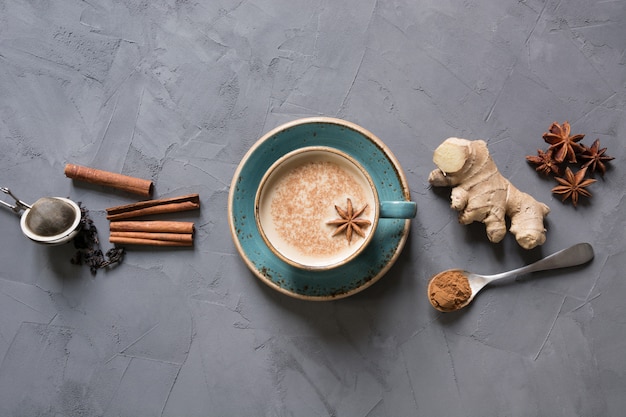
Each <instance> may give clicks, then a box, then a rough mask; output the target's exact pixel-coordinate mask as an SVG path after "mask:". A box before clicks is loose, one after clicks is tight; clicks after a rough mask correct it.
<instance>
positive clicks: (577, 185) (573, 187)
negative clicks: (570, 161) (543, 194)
mask: <svg viewBox="0 0 626 417" xmlns="http://www.w3.org/2000/svg"><path fill="white" fill-rule="evenodd" d="M586 172H587V168H582V169H581V170H579V171H578V172H577V173H576V174H574V173H572V170H571V169H569V167H567V168H566V169H565V178H560V177H555V179H556V180H557V182H558V183H559V184H560V185H557V186H556V187H554V188H553V189H552V192H553V193H554V194H560V195H562V196H563V200H562V201H565V200H567V199H568V198H571V199H572V204H573V205H574V207H576V205H577V204H578V197H579V196H581V195H583V196H585V197H591V193H590V192H589V191H587V189H586V188H585V187H587V186H588V185H591V184H593V183H594V182H596V181H597V180H594V179H592V178H588V179H585V173H586Z"/></svg>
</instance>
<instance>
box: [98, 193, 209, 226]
mask: <svg viewBox="0 0 626 417" xmlns="http://www.w3.org/2000/svg"><path fill="white" fill-rule="evenodd" d="M197 208H200V196H199V195H198V194H189V195H184V196H180V197H174V198H165V199H160V200H148V201H140V202H138V203H133V204H127V205H124V206H116V207H110V208H108V209H106V212H107V219H108V220H121V219H130V218H133V217H140V216H147V215H150V214H163V213H176V212H179V211H187V210H194V209H197Z"/></svg>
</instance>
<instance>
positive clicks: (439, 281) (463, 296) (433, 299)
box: [428, 269, 472, 311]
mask: <svg viewBox="0 0 626 417" xmlns="http://www.w3.org/2000/svg"><path fill="white" fill-rule="evenodd" d="M471 295H472V289H471V288H470V285H469V281H468V280H467V276H466V275H465V274H464V273H463V271H462V270H460V269H450V270H447V271H443V272H440V273H439V274H437V275H435V276H434V277H433V279H432V280H431V282H430V284H429V286H428V296H429V297H430V303H431V304H432V305H433V307H435V308H438V309H440V310H444V311H454V310H458V309H459V308H461V306H462V305H463V304H464V303H465V302H466V301H467V300H469V298H470V297H471Z"/></svg>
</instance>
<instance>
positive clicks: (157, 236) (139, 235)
mask: <svg viewBox="0 0 626 417" xmlns="http://www.w3.org/2000/svg"><path fill="white" fill-rule="evenodd" d="M110 237H112V238H128V237H129V238H133V239H148V240H165V241H171V242H185V243H191V242H193V234H191V233H151V232H111V236H110Z"/></svg>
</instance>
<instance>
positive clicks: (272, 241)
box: [256, 147, 379, 269]
mask: <svg viewBox="0 0 626 417" xmlns="http://www.w3.org/2000/svg"><path fill="white" fill-rule="evenodd" d="M348 199H350V200H351V202H352V205H353V207H354V211H355V212H356V211H357V210H359V209H361V208H362V207H363V206H366V205H367V207H366V208H365V210H364V211H363V213H362V214H361V215H360V216H359V219H365V220H369V221H370V222H371V224H370V225H369V226H363V227H362V228H361V229H362V230H363V232H364V234H365V237H361V236H359V235H358V234H356V233H353V234H352V239H351V241H350V242H349V241H348V239H347V236H346V234H345V233H338V234H336V235H335V236H333V233H335V231H336V230H337V226H336V225H328V224H327V222H328V221H331V220H335V219H339V218H341V216H340V215H339V213H338V212H337V210H336V209H335V206H338V207H339V208H341V209H343V210H346V208H347V200H348ZM378 204H379V203H378V196H377V194H376V188H375V186H374V184H373V183H372V180H371V178H370V177H369V175H368V174H367V173H366V172H365V170H364V169H363V168H362V167H361V166H360V165H358V164H357V162H356V161H354V160H353V159H352V158H351V157H350V156H348V155H346V154H344V153H342V152H340V151H338V150H337V149H334V148H327V147H308V148H301V149H298V150H296V151H293V152H291V153H289V154H287V155H285V156H283V157H282V158H280V159H279V160H278V161H276V162H275V163H274V165H272V167H271V168H270V169H269V170H268V172H267V173H266V174H265V176H264V178H263V180H262V181H261V185H260V186H259V190H258V192H257V198H256V217H257V219H256V220H257V225H258V227H259V230H260V232H261V235H262V236H263V237H264V240H265V241H266V243H267V244H268V246H269V247H270V249H272V250H273V251H274V252H275V253H276V254H277V255H278V256H279V257H280V258H282V259H283V260H284V261H286V262H288V263H290V264H292V265H295V266H297V267H300V268H305V269H326V268H331V267H335V266H339V265H341V264H343V263H345V262H347V261H349V260H351V259H353V258H354V257H356V256H357V255H358V253H359V252H360V250H361V248H363V247H364V246H365V245H366V244H367V243H368V242H369V241H370V240H371V237H372V236H371V235H372V233H373V231H374V230H375V229H376V223H377V219H378Z"/></svg>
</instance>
